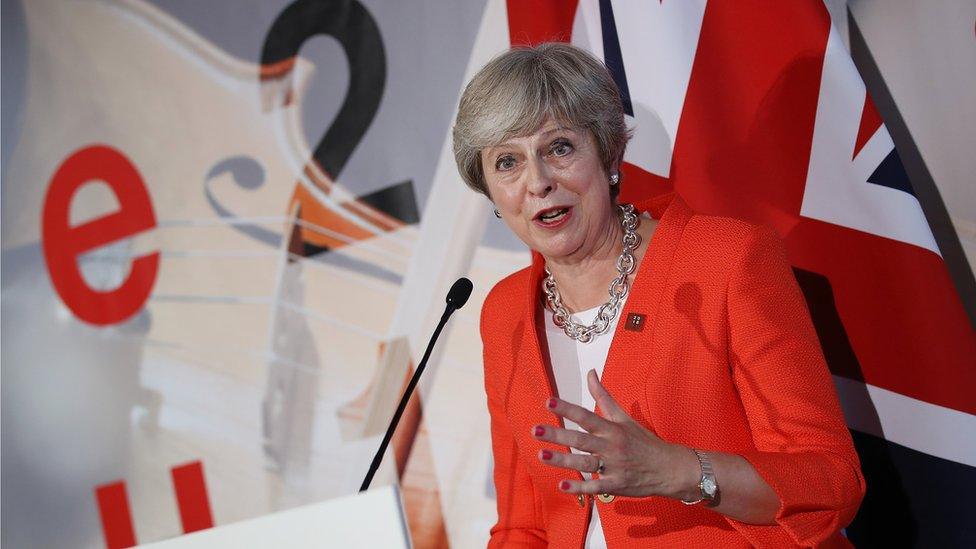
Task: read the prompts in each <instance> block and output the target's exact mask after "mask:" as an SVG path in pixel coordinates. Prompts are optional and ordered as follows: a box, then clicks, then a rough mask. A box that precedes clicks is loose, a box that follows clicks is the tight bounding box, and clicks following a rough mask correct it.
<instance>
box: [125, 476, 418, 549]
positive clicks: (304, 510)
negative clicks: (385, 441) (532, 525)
mask: <svg viewBox="0 0 976 549" xmlns="http://www.w3.org/2000/svg"><path fill="white" fill-rule="evenodd" d="M143 547H152V548H154V549H204V548H206V549H211V548H224V547H227V548H251V547H254V548H264V547H268V548H272V547H273V548H279V547H288V548H300V547H343V548H345V547H363V548H366V547H369V548H371V549H372V548H375V547H383V548H391V549H392V548H404V549H409V548H410V547H411V545H410V536H409V533H408V531H407V522H406V518H405V516H404V514H403V506H402V504H401V502H400V492H399V490H398V489H397V488H396V486H384V487H378V488H374V489H371V490H369V491H368V492H366V493H363V494H356V495H352V496H346V497H341V498H336V499H330V500H328V501H323V502H321V503H313V504H311V505H304V506H302V507H296V508H294V509H289V510H287V511H281V512H280V513H271V514H269V515H264V516H260V517H257V518H254V519H250V520H244V521H241V522H235V523H233V524H228V525H226V526H216V527H214V528H210V529H207V530H201V531H199V532H193V533H192V534H186V535H184V536H180V537H177V538H173V539H168V540H166V541H161V542H157V543H150V544H146V545H144V546H143Z"/></svg>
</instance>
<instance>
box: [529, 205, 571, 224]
mask: <svg viewBox="0 0 976 549" xmlns="http://www.w3.org/2000/svg"><path fill="white" fill-rule="evenodd" d="M568 215H569V207H568V206H559V207H556V208H549V209H547V210H542V211H541V212H539V213H538V214H536V216H535V219H536V221H538V222H539V223H541V224H543V225H556V224H558V223H560V222H561V221H562V220H564V219H566V216H568Z"/></svg>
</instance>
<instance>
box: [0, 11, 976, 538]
mask: <svg viewBox="0 0 976 549" xmlns="http://www.w3.org/2000/svg"><path fill="white" fill-rule="evenodd" d="M783 4H788V5H785V6H784V5H779V6H777V7H769V6H767V5H766V3H763V2H734V3H733V2H721V1H718V0H712V1H709V2H705V1H704V0H696V1H694V2H672V1H670V0H668V1H664V2H629V1H610V0H578V1H575V0H574V1H565V2H563V1H556V0H552V1H544V0H525V1H519V0H508V1H507V2H506V1H503V0H487V1H486V0H464V1H451V2H443V1H435V0H416V1H412V2H394V1H382V0H295V1H286V0H281V1H279V0H262V1H257V0H237V1H223V0H211V1H208V2H196V1H190V0H178V1H176V0H168V1H167V0H72V1H64V0H0V6H2V17H0V20H2V35H0V36H2V47H0V51H2V67H3V80H2V159H0V162H2V165H0V169H2V187H0V188H2V197H0V204H2V217H0V222H2V258H0V266H2V369H0V372H2V383H0V388H2V401H0V402H2V482H3V485H2V527H0V530H2V542H3V544H5V545H9V546H10V547H104V546H108V547H122V546H128V545H132V544H136V543H146V542H151V541H158V540H163V539H168V538H172V537H175V536H179V535H181V534H183V533H187V532H191V531H195V530H200V529H205V528H209V527H212V526H219V525H225V524H231V523H234V522H237V521H241V520H245V519H250V518H254V517H259V516H262V515H267V514H269V513H274V512H276V511H281V510H285V509H291V508H294V507H298V506H302V505H307V504H310V503H314V502H318V501H322V500H326V499H330V498H334V497H339V496H344V495H349V494H353V493H355V492H356V490H357V489H358V486H359V484H360V483H361V481H362V478H363V475H364V474H365V472H366V469H367V467H368V464H369V460H370V458H371V457H372V453H373V452H374V451H375V448H376V447H377V445H378V444H379V441H380V438H381V436H382V434H383V432H384V431H385V428H386V423H387V421H388V420H389V417H390V416H391V415H392V413H393V410H394V408H395V406H396V403H397V400H398V398H399V394H400V391H401V390H402V388H403V387H404V385H405V380H406V379H408V377H409V375H410V374H411V373H412V371H413V367H414V365H416V363H417V361H418V360H419V358H420V356H421V355H422V353H423V350H424V346H425V345H426V341H427V338H428V337H429V334H430V332H431V331H432V330H433V327H434V326H435V324H436V322H437V320H438V318H439V317H440V314H441V312H442V311H443V301H442V300H443V296H444V295H445V294H446V291H447V289H448V288H449V287H450V285H451V283H452V282H453V281H454V279H455V278H456V277H458V276H461V275H464V276H468V277H469V278H471V279H472V280H473V281H474V285H475V290H474V294H473V296H472V298H471V301H470V303H469V304H468V305H467V306H466V307H465V308H464V309H462V310H461V311H459V312H458V313H457V314H456V315H455V316H454V318H453V320H452V321H451V324H450V325H449V327H448V329H447V330H446V331H445V334H444V336H443V337H442V338H441V341H440V343H439V345H438V348H437V351H436V352H435V353H434V356H433V357H432V360H431V363H430V366H429V367H428V371H427V372H426V374H425V378H424V380H423V381H422V382H421V385H420V394H419V395H418V396H417V397H416V398H414V400H413V401H412V403H411V406H410V407H409V408H408V413H407V415H406V417H405V420H404V423H403V424H401V427H400V430H399V432H398V435H397V437H396V438H395V439H394V443H393V445H392V447H391V449H390V451H389V453H388V455H387V459H385V460H384V465H383V467H382V468H381V470H380V473H379V475H378V476H377V478H376V479H375V480H374V485H380V484H391V483H398V484H399V485H400V487H401V490H402V494H403V499H404V504H405V508H406V514H407V519H408V524H409V529H410V533H411V537H412V539H413V543H414V545H415V546H416V547H451V546H453V547H479V546H483V545H484V544H485V542H486V541H487V538H488V530H489V528H490V527H491V525H492V524H493V523H494V519H495V501H494V493H493V488H492V482H491V471H492V463H491V447H490V438H489V431H488V429H489V425H488V416H487V413H486V407H485V404H484V392H483V382H482V371H481V343H480V337H479V333H478V321H479V312H480V308H481V303H482V301H483V300H484V297H485V295H486V294H487V293H488V291H489V290H490V288H491V287H492V285H493V284H494V283H495V282H497V281H498V280H500V279H501V278H502V277H504V276H506V275H507V274H509V273H511V272H513V271H515V270H517V269H519V268H522V267H523V266H526V265H527V264H528V262H529V253H528V251H527V250H526V249H525V248H524V246H522V244H521V243H520V242H518V241H517V240H516V239H515V238H514V237H513V236H512V235H511V234H510V233H509V232H508V230H507V229H506V228H505V227H504V226H503V225H502V224H501V223H500V222H497V221H496V220H495V219H494V217H492V216H491V204H490V203H489V202H488V201H487V200H486V199H485V198H484V197H481V196H477V195H475V194H474V193H471V192H470V191H469V190H467V189H466V188H465V187H464V185H463V184H462V182H461V180H460V177H459V176H458V175H457V171H456V167H455V164H454V159H453V156H452V154H451V144H450V130H451V124H452V120H453V116H454V113H455V109H456V107H457V101H458V98H459V96H460V93H461V91H462V88H463V85H464V84H465V83H466V82H467V80H468V79H469V78H470V77H471V76H472V75H473V74H474V72H475V71H477V70H478V68H480V67H481V66H482V65H483V64H484V63H485V62H487V61H488V60H489V59H490V58H491V57H492V56H494V55H496V54H497V53H499V52H501V51H503V50H504V49H506V48H508V47H510V46H512V45H524V44H535V43H539V42H544V41H551V40H559V41H569V42H572V43H574V44H576V45H578V46H580V47H584V48H586V49H588V50H589V51H591V52H593V53H594V54H595V55H597V56H598V57H600V58H601V59H604V60H605V62H606V63H607V64H608V66H609V67H610V68H611V71H612V73H613V75H614V78H615V79H616V81H617V83H618V86H619V87H620V88H621V93H622V95H623V96H624V97H623V98H624V100H625V105H626V106H627V110H628V124H629V125H630V126H631V127H633V128H634V129H635V138H634V140H633V141H632V142H631V144H630V146H629V148H628V150H627V156H626V157H625V160H626V162H627V164H626V166H625V168H624V170H625V175H626V177H625V179H626V181H625V186H624V189H623V197H622V199H623V200H637V199H641V198H646V197H650V196H654V195H656V194H660V193H663V192H667V191H671V190H676V191H677V192H679V193H680V194H682V196H683V197H685V199H686V200H687V201H688V202H689V204H691V205H692V206H693V207H695V208H696V209H698V210H700V211H703V212H707V213H716V214H722V215H733V216H738V217H742V218H745V219H750V220H753V221H759V222H763V223H767V224H769V225H771V226H773V227H774V228H775V229H776V230H777V231H778V232H779V233H780V235H781V236H782V237H783V238H784V240H785V242H786V244H787V249H788V253H789V255H790V259H791V262H792V263H793V264H794V267H795V272H796V274H797V278H798V281H799V282H800V284H801V287H802V288H803V290H804V293H805V295H806V297H807V300H808V304H809V305H810V309H811V313H812V315H813V317H814V321H815V323H816V324H817V329H818V334H819V335H820V337H821V342H822V344H823V346H824V349H825V354H826V355H827V359H828V362H829V364H830V367H831V370H832V372H833V373H834V379H835V381H836V383H837V388H838V392H839V394H840V396H841V400H842V403H843V406H844V411H845V415H846V416H847V420H848V424H849V426H850V427H851V429H852V434H853V435H854V438H855V443H856V445H857V447H858V451H859V452H860V454H861V459H862V464H863V468H864V470H865V473H866V475H867V478H868V483H869V488H868V496H867V498H866V500H865V503H864V505H863V506H862V509H861V512H860V514H859V515H858V518H857V519H856V520H855V522H854V524H852V525H851V526H850V527H849V528H848V530H847V533H848V535H849V537H851V538H852V540H854V541H855V543H857V544H858V546H864V547H873V546H877V547H890V546H917V547H933V546H941V547H956V546H958V547H963V546H972V545H973V544H976V530H974V526H973V525H972V524H971V522H970V521H967V520H965V519H966V518H967V517H971V516H972V514H973V511H974V506H973V504H972V503H971V502H969V501H968V499H969V498H966V497H964V495H965V494H967V493H968V490H971V489H976V415H974V414H976V397H973V395H974V394H976V335H974V328H973V326H974V319H976V284H974V279H973V271H972V269H971V265H973V264H976V263H974V262H976V184H974V183H976V182H974V181H973V174H974V173H976V157H974V155H973V150H976V101H974V100H973V91H972V90H974V89H976V4H973V3H972V2H967V1H962V0H939V1H936V2H927V3H924V4H922V3H918V2H910V1H908V0H850V1H848V2H844V1H828V2H826V3H824V2H821V1H819V0H804V1H798V2H792V3H783Z"/></svg>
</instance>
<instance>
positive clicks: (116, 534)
mask: <svg viewBox="0 0 976 549" xmlns="http://www.w3.org/2000/svg"><path fill="white" fill-rule="evenodd" d="M95 499H96V501H97V502H98V516H99V518H100V519H101V521H102V535H103V536H104V537H105V546H106V547H108V549H121V548H123V547H133V546H135V544H136V532H135V529H134V528H133V527H132V513H131V512H130V511H129V497H128V495H126V491H125V482H123V481H121V480H120V481H118V482H113V483H111V484H103V485H102V486H98V487H96V488H95Z"/></svg>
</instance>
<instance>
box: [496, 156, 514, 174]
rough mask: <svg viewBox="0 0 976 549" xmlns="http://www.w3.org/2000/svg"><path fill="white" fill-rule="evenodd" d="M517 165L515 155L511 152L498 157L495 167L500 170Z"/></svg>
mask: <svg viewBox="0 0 976 549" xmlns="http://www.w3.org/2000/svg"><path fill="white" fill-rule="evenodd" d="M514 167H515V157H513V156H512V155H510V154H506V155H504V156H500V157H498V160H496V161H495V169H496V170H498V171H506V170H510V169H512V168H514Z"/></svg>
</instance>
